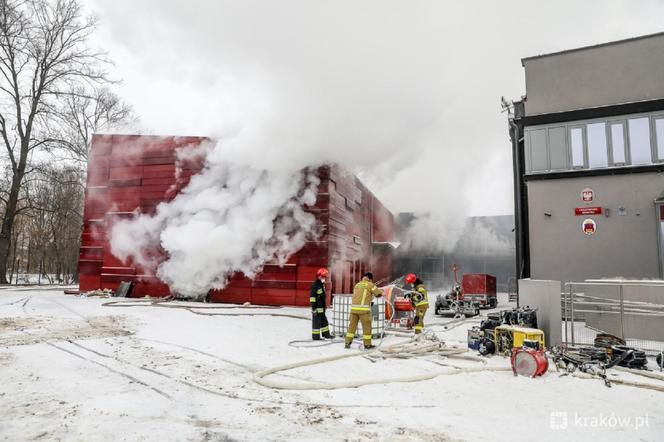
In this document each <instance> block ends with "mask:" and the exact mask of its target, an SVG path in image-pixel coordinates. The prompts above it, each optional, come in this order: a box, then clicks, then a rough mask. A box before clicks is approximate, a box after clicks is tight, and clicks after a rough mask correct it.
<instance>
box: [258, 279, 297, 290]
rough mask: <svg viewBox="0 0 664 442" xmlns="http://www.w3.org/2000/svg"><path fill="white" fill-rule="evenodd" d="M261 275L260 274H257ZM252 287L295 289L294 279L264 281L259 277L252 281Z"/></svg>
mask: <svg viewBox="0 0 664 442" xmlns="http://www.w3.org/2000/svg"><path fill="white" fill-rule="evenodd" d="M258 276H259V277H262V275H258ZM253 288H261V289H289V290H294V289H295V281H265V280H261V279H256V280H255V281H254V283H253Z"/></svg>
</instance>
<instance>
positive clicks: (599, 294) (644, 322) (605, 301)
mask: <svg viewBox="0 0 664 442" xmlns="http://www.w3.org/2000/svg"><path fill="white" fill-rule="evenodd" d="M562 319H563V341H564V342H565V343H567V344H571V345H593V344H594V340H595V337H596V336H597V334H598V333H609V334H612V335H614V336H618V337H620V338H622V339H623V340H625V341H626V345H627V346H629V347H634V348H637V349H640V350H643V351H646V352H650V353H659V352H661V351H664V283H658V282H639V281H622V280H615V281H614V280H612V281H593V282H568V283H566V284H565V289H564V292H563V293H562Z"/></svg>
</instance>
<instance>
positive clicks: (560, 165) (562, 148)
mask: <svg viewBox="0 0 664 442" xmlns="http://www.w3.org/2000/svg"><path fill="white" fill-rule="evenodd" d="M549 167H550V169H551V170H561V169H567V168H568V167H569V166H568V165H567V143H565V126H560V127H551V128H549Z"/></svg>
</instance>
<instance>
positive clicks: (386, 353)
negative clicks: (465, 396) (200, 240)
mask: <svg viewBox="0 0 664 442" xmlns="http://www.w3.org/2000/svg"><path fill="white" fill-rule="evenodd" d="M424 339H425V338H424V337H423V336H422V335H420V336H418V337H415V338H413V339H411V340H408V341H405V342H401V343H398V344H393V345H391V346H389V347H386V348H384V349H380V350H374V351H372V352H369V353H365V352H353V353H345V354H340V355H335V356H327V357H323V358H316V359H311V360H308V361H302V362H295V363H291V364H286V365H280V366H278V367H273V368H269V369H266V370H262V371H259V372H257V373H254V375H253V377H252V380H253V381H254V382H256V383H257V384H259V385H262V386H264V387H269V388H275V389H280V390H333V389H339V388H357V387H361V386H364V385H374V384H389V383H395V382H419V381H425V380H429V379H433V378H435V377H438V376H444V375H451V374H460V373H473V372H479V371H509V370H511V368H509V367H491V368H488V367H484V366H483V367H468V368H451V370H447V371H443V372H435V373H426V374H420V375H413V376H403V377H397V378H377V379H365V380H357V381H346V382H334V383H326V382H304V383H302V382H300V383H287V382H282V381H276V380H268V379H265V378H266V377H267V376H269V375H271V374H275V373H279V372H282V371H287V370H292V369H294V368H300V367H307V366H310V365H317V364H322V363H325V362H332V361H338V360H341V359H348V358H353V357H357V356H364V357H366V358H367V359H369V360H371V361H372V362H376V361H377V360H379V359H387V358H399V359H406V358H416V357H421V356H426V355H440V356H447V357H450V358H458V359H465V360H471V361H474V362H477V358H475V357H471V356H469V355H465V354H463V353H466V352H467V350H466V349H465V348H443V347H442V345H443V344H442V343H441V342H440V341H431V342H422V341H423V340H424Z"/></svg>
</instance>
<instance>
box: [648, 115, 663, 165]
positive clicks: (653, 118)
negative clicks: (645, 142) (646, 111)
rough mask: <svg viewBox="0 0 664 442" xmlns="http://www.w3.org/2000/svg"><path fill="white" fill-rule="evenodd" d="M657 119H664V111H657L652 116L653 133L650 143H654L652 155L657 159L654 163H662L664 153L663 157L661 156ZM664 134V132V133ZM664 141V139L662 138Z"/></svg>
mask: <svg viewBox="0 0 664 442" xmlns="http://www.w3.org/2000/svg"><path fill="white" fill-rule="evenodd" d="M657 120H662V121H664V113H661V112H660V113H656V114H652V115H651V116H650V125H651V128H650V129H651V132H652V135H651V137H650V144H652V157H653V158H654V159H655V161H654V163H662V162H664V155H662V158H660V157H659V152H658V151H657V142H658V135H657V124H656V122H657ZM663 135H664V134H663ZM662 142H663V143H664V140H662Z"/></svg>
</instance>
